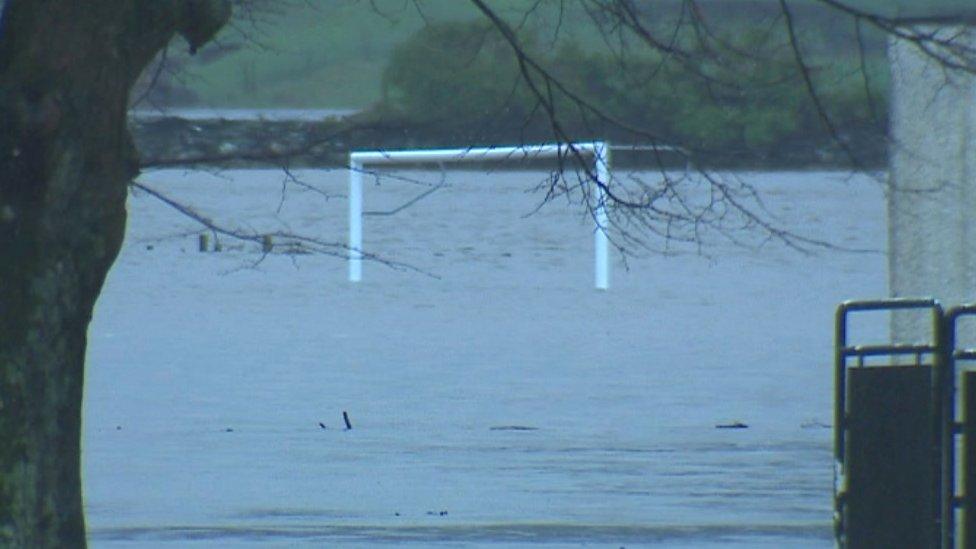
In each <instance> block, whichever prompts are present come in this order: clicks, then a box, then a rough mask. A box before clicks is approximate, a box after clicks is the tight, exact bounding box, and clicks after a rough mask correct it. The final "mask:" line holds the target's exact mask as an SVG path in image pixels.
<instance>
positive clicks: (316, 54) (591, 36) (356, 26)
mask: <svg viewBox="0 0 976 549" xmlns="http://www.w3.org/2000/svg"><path fill="white" fill-rule="evenodd" d="M970 3H971V2H970V1H969V0H912V1H910V0H894V1H892V0H855V1H853V2H852V4H855V5H858V6H859V7H865V8H869V9H873V10H878V11H881V12H884V13H886V14H918V13H922V12H925V11H926V10H933V9H934V10H945V9H952V8H962V7H966V6H967V5H968V4H970ZM640 4H641V3H640V2H639V3H638V5H640ZM701 4H702V5H703V6H705V9H706V12H707V13H706V15H708V16H709V17H711V18H712V19H713V20H715V21H717V22H720V23H721V24H722V25H724V26H725V27H727V28H729V27H732V28H734V27H739V28H747V27H749V26H757V25H768V24H770V23H775V20H774V19H775V17H776V13H777V12H778V9H779V8H778V4H777V3H776V2H771V1H769V0H712V1H707V0H706V1H702V2H701ZM490 5H491V7H492V8H494V9H496V10H498V12H499V13H501V14H502V15H504V16H505V17H507V18H508V19H509V20H510V21H513V22H514V21H519V20H520V16H521V15H522V14H524V13H525V11H526V9H527V8H528V7H529V6H533V5H535V1H534V0H492V1H491V2H490ZM560 5H561V2H557V1H553V0H549V1H544V2H542V4H541V7H539V8H538V9H536V10H535V11H534V12H533V17H532V19H533V21H534V23H533V25H534V28H535V29H536V31H537V34H538V35H539V38H540V39H541V40H554V41H555V42H556V43H558V44H565V43H575V44H576V45H578V46H579V47H581V48H582V49H584V50H586V51H597V52H598V51H600V50H601V49H604V48H605V47H604V45H603V41H602V39H601V38H600V37H599V33H595V32H593V31H594V29H593V26H592V24H591V23H589V22H588V18H587V16H586V14H585V13H583V12H582V11H580V9H579V7H578V6H577V5H576V4H575V3H573V2H569V3H566V8H565V11H564V12H562V14H560V13H559V9H558V7H559V6H560ZM791 5H793V6H794V9H795V10H796V11H797V15H798V20H799V22H800V23H801V26H802V27H804V28H805V34H807V35H808V36H811V37H812V38H811V43H813V42H816V43H819V44H820V46H822V47H828V48H830V49H832V50H833V51H834V52H835V53H837V54H838V55H840V56H842V57H845V58H848V59H850V58H851V57H852V55H853V52H854V51H856V48H855V47H854V44H855V42H854V41H853V26H852V24H850V22H847V23H846V24H844V23H842V21H843V20H840V19H837V17H836V16H831V15H830V13H829V12H825V10H823V9H817V8H818V6H819V5H818V4H817V3H816V2H815V1H814V0H809V1H806V2H797V1H794V2H792V3H791ZM678 6H679V3H678V2H677V1H669V0H663V1H655V2H653V7H654V9H655V20H657V21H659V24H660V25H665V26H666V25H667V24H669V23H670V22H671V21H673V20H675V18H676V14H677V13H678V11H677V7H678ZM267 9H270V10H271V11H266V12H260V13H257V14H256V16H254V17H250V16H247V17H245V15H246V14H244V13H239V18H238V20H237V21H236V23H235V24H234V25H233V26H232V28H229V29H228V30H226V31H225V32H224V33H223V34H222V37H221V41H220V47H218V48H215V49H211V50H208V51H206V52H204V54H203V55H201V56H199V58H193V59H188V58H187V57H186V56H185V55H184V54H183V53H182V52H181V51H180V50H182V48H181V47H174V48H172V51H171V52H170V61H171V63H173V64H174V65H175V66H177V67H179V68H180V69H181V71H180V74H179V76H178V78H175V79H171V84H172V86H171V87H172V88H174V89H176V92H175V93H173V94H171V96H170V97H171V98H172V99H175V100H177V101H179V102H183V103H194V104H202V105H208V106H228V107H256V108H269V107H309V108H363V107H366V106H368V105H371V104H373V103H374V102H375V101H377V100H378V99H379V98H380V94H381V76H382V73H383V70H384V68H385V66H386V65H387V62H388V60H389V58H390V54H391V52H392V51H393V49H394V48H395V47H396V46H397V45H398V44H401V43H403V42H404V41H405V40H407V38H409V37H410V36H411V35H413V34H414V33H415V32H417V31H418V30H419V29H420V28H422V27H424V26H425V25H427V24H429V23H435V22H440V21H465V20H471V19H475V18H477V17H478V13H477V12H476V10H475V9H474V7H473V6H472V5H471V4H470V3H469V2H466V1H461V0H419V1H418V2H416V3H415V2H413V1H404V0H373V1H366V0H308V1H288V2H280V3H273V4H271V8H267ZM557 21H558V22H559V25H558V28H559V32H558V36H553V33H554V31H553V29H554V28H556V27H557V24H556V22H557ZM839 22H840V24H839ZM868 42H869V43H868V46H869V49H870V50H872V51H873V52H878V51H879V50H880V48H881V47H882V46H883V41H882V39H881V37H880V36H878V35H876V34H874V35H869V36H868ZM818 47H819V46H818ZM163 99H166V98H165V97H164V98H163Z"/></svg>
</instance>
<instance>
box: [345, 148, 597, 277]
mask: <svg viewBox="0 0 976 549" xmlns="http://www.w3.org/2000/svg"><path fill="white" fill-rule="evenodd" d="M573 150H575V151H578V152H579V153H581V154H585V155H587V156H590V157H592V158H593V163H594V166H595V169H596V176H597V179H598V180H599V181H600V182H601V183H603V184H604V185H608V184H609V182H610V146H609V144H607V143H606V142H603V141H596V142H591V143H572V144H558V145H555V144H551V145H524V146H516V147H490V148H476V149H475V148H472V149H428V150H402V151H353V152H351V153H349V281H350V282H359V281H361V280H362V279H363V251H364V250H363V170H364V168H365V167H366V166H376V165H382V164H402V163H405V162H417V163H422V162H438V163H462V162H483V161H488V160H499V161H503V160H525V159H536V158H558V157H562V156H564V155H566V154H569V153H571V151H573ZM606 198H607V196H606V192H605V190H604V188H603V187H602V186H598V192H597V201H596V205H595V207H594V209H593V225H594V237H593V238H594V243H593V248H594V251H593V254H594V265H595V275H594V287H595V288H596V289H597V290H606V289H607V288H609V286H610V264H609V258H608V240H607V230H608V223H609V221H608V217H607V209H606Z"/></svg>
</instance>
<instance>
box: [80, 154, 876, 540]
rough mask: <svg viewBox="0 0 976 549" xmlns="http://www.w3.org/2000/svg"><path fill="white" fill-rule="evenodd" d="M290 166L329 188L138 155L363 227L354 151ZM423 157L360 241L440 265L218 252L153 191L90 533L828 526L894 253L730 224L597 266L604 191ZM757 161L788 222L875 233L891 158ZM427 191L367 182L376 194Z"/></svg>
mask: <svg viewBox="0 0 976 549" xmlns="http://www.w3.org/2000/svg"><path fill="white" fill-rule="evenodd" d="M297 175H298V176H299V178H300V179H301V180H302V182H303V183H305V184H308V185H311V186H314V187H315V188H317V189H319V190H321V191H324V192H325V195H328V196H325V195H323V194H322V193H319V192H312V191H309V190H307V189H306V188H303V187H302V186H299V185H295V184H293V183H286V184H284V188H285V189H286V192H285V194H284V195H282V188H283V177H282V175H281V174H280V173H279V172H275V171H235V172H224V173H219V174H210V173H201V172H184V171H176V170H173V171H161V172H152V173H148V174H146V175H145V176H144V180H145V181H146V182H147V183H148V184H151V185H153V186H154V187H155V188H157V189H159V190H161V191H164V192H167V193H170V194H171V195H172V196H174V197H176V198H178V199H180V200H183V201H186V202H189V203H192V204H194V206H195V207H196V208H197V209H198V210H199V211H200V212H201V213H203V214H205V215H207V216H209V217H212V218H214V219H216V220H219V221H221V222H224V223H229V224H232V225H235V226H240V227H245V228H252V229H258V230H262V231H273V230H278V229H282V228H288V229H291V230H294V231H304V232H311V233H313V234H316V235H318V236H320V237H321V238H323V239H326V240H334V241H338V242H341V241H343V240H344V239H345V230H346V228H345V227H346V222H347V218H346V210H345V208H346V202H345V198H344V195H345V193H346V190H345V177H346V174H345V173H343V172H340V171H336V172H313V171H309V172H302V173H299V174H297ZM407 175H408V176H409V177H408V179H423V180H424V181H428V182H433V183H439V182H441V180H442V179H443V182H444V183H446V184H447V185H448V187H446V188H445V189H442V190H441V191H438V192H436V193H434V194H432V195H430V196H429V197H427V198H425V199H424V200H422V201H421V202H419V203H418V204H416V205H415V206H412V207H410V208H408V209H406V210H404V211H403V212H401V213H399V214H397V215H393V216H369V217H367V218H366V239H365V244H364V247H365V248H366V249H367V250H368V251H371V252H375V253H378V254H380V255H381V256H382V257H384V258H388V259H390V260H393V261H397V262H402V263H405V264H408V265H411V266H415V267H417V268H419V269H421V270H423V271H425V272H428V273H430V274H432V275H435V276H436V278H435V277H433V276H427V275H424V274H420V273H417V272H414V271H397V270H393V269H390V268H388V267H385V266H382V265H379V264H375V263H367V264H366V265H365V269H364V280H363V282H362V283H360V284H358V285H352V284H350V283H348V282H347V281H346V280H345V276H346V274H345V273H346V265H345V263H344V262H343V261H342V260H339V259H336V258H332V257H324V256H305V255H299V256H295V255H286V254H277V253H273V254H271V255H269V256H268V257H265V258H263V260H262V254H261V252H260V249H259V247H258V246H252V245H250V244H249V245H241V244H237V243H234V242H231V241H229V240H226V239H224V241H223V251H222V252H220V253H199V252H198V251H197V237H196V231H197V230H198V229H197V228H196V227H194V224H193V222H191V221H190V220H188V219H187V218H185V217H183V216H181V215H180V214H178V213H176V212H175V211H173V210H172V209H169V208H168V207H166V206H165V205H163V204H162V203H160V202H159V201H157V200H155V199H154V198H152V197H150V196H148V195H146V194H139V193H137V194H135V195H134V196H132V197H131V199H130V223H129V229H128V230H129V234H128V238H127V241H126V245H125V248H124V249H123V252H122V254H121V256H120V257H119V260H118V262H117V264H116V266H115V267H114V269H113V271H112V273H111V274H110V277H109V280H108V282H107V285H106V288H105V291H104V293H103V295H102V297H101V299H100V301H99V303H98V306H97V309H96V314H95V318H94V320H93V323H92V326H91V330H90V345H89V356H88V359H89V360H88V372H87V386H86V402H85V433H84V481H85V490H86V506H87V510H88V523H89V526H90V536H91V541H92V545H93V546H94V547H156V546H167V547H185V546H219V547H235V546H252V545H263V546H306V545H307V546H329V545H335V544H349V545H353V546H358V547H363V546H373V545H402V544H415V545H417V546H428V545H445V546H469V545H476V546H477V545H493V546H505V547H519V546H523V545H527V544H532V545H533V546H539V547H549V546H552V547H562V546H578V545H580V544H590V545H594V546H608V547H610V546H612V547H620V546H627V547H632V546H645V545H649V546H655V547H658V546H659V547H743V548H744V547H829V546H831V545H832V540H831V483H832V460H831V430H830V429H829V428H827V427H826V425H827V424H829V423H830V421H831V413H832V412H831V399H832V387H831V383H832V381H831V380H832V370H831V345H832V340H831V337H832V336H831V334H832V326H831V323H832V316H833V310H834V307H835V306H836V304H837V303H838V302H839V301H841V300H843V299H847V298H855V297H876V296H881V295H884V292H885V271H884V264H885V260H884V256H883V255H882V254H880V253H866V254H865V253H858V254H855V253H843V252H837V251H819V252H817V253H815V254H814V255H805V254H801V253H798V252H796V251H792V250H789V249H786V248H785V247H783V246H782V245H780V244H777V243H776V242H770V243H768V244H767V245H766V246H765V247H763V248H762V249H760V250H751V249H745V248H741V247H736V246H732V245H730V244H728V243H727V242H724V241H722V240H721V239H719V238H717V237H713V236H709V237H708V238H709V242H710V244H709V245H708V246H706V247H705V248H704V249H703V254H705V255H698V254H695V253H679V254H674V255H669V256H663V255H647V256H645V257H637V258H631V259H629V261H628V266H629V270H626V269H624V268H623V264H622V263H621V261H620V258H619V257H617V258H616V259H615V264H614V267H613V273H612V277H611V289H610V291H608V292H597V291H594V290H593V289H592V284H593V280H592V277H593V257H592V228H591V227H590V226H589V224H588V223H589V222H588V219H587V218H586V216H584V215H583V214H582V213H581V212H580V211H579V210H578V208H576V207H574V206H572V205H568V204H566V203H565V202H558V201H557V202H556V203H553V204H550V205H548V206H546V207H544V208H542V209H541V210H540V211H539V212H537V213H535V214H534V215H528V216H527V215H526V214H529V213H531V212H532V211H533V210H534V208H535V207H536V205H537V203H538V200H539V199H540V197H539V195H537V194H531V193H526V192H525V190H526V189H528V188H530V187H532V186H533V185H534V184H536V183H538V182H539V181H541V180H542V179H544V178H545V175H546V174H544V173H541V172H504V173H495V174H488V175H486V174H481V173H474V172H450V173H447V174H441V173H440V172H409V173H408V174H407ZM645 176H647V177H652V176H651V175H648V174H645ZM742 177H745V178H746V179H747V180H748V181H750V182H751V183H753V184H755V185H756V187H757V188H758V189H759V190H760V191H761V192H762V194H763V197H764V200H765V206H766V208H767V210H768V212H767V214H766V215H768V216H771V217H770V219H774V220H777V222H779V223H782V225H783V226H785V227H787V228H789V229H791V230H796V231H799V232H801V233H803V234H805V235H808V236H811V237H813V238H818V239H826V240H829V241H831V242H834V243H837V244H839V245H843V246H847V247H852V248H871V249H875V250H881V249H883V247H884V231H885V229H884V205H883V200H882V193H881V188H880V186H879V185H878V184H877V183H876V182H874V181H872V180H870V179H869V178H866V177H860V176H859V177H854V178H851V177H849V176H847V175H844V174H829V173H806V174H798V173H774V174H754V175H743V176H742ZM422 190H423V187H419V186H417V185H416V184H411V183H409V182H404V181H400V182H396V181H392V180H386V179H381V180H378V181H373V180H372V178H370V184H368V185H367V190H366V204H367V209H374V210H384V209H386V210H389V209H392V208H395V207H396V206H397V205H398V204H402V203H403V202H405V201H407V200H409V199H410V198H411V197H413V196H416V195H417V194H418V192H420V191H422ZM283 197H284V200H283V199H282V198H283ZM876 328H877V327H870V326H869V327H867V328H865V331H866V333H871V330H875V331H877V330H876ZM877 329H880V328H877ZM343 411H347V412H348V414H349V417H350V420H351V422H352V424H353V429H352V430H350V431H346V430H344V429H343V427H342V425H343V423H342V412H343ZM735 422H741V423H743V424H747V425H748V428H747V429H716V425H719V424H728V423H735ZM319 423H322V424H323V425H325V427H326V428H325V429H323V428H322V427H321V426H320V425H319ZM512 427H520V428H518V429H514V428H512Z"/></svg>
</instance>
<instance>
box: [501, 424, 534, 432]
mask: <svg viewBox="0 0 976 549" xmlns="http://www.w3.org/2000/svg"><path fill="white" fill-rule="evenodd" d="M488 430H489V431H538V430H539V428H538V427H527V426H525V425H496V426H494V427H489V428H488Z"/></svg>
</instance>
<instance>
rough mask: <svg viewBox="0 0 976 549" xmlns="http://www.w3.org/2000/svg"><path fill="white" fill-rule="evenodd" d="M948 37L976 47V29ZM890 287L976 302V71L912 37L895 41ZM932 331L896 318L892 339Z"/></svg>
mask: <svg viewBox="0 0 976 549" xmlns="http://www.w3.org/2000/svg"><path fill="white" fill-rule="evenodd" d="M938 32H939V33H940V35H941V36H945V37H948V36H953V37H954V39H955V40H959V41H960V42H965V43H968V44H969V45H976V28H974V27H969V28H965V29H963V28H943V29H941V30H939V31H938ZM888 55H889V59H890V62H891V71H892V103H891V132H890V135H891V137H892V142H891V144H890V147H891V154H890V160H889V162H890V175H889V178H890V179H889V183H890V184H889V188H888V231H889V232H888V258H889V289H890V293H891V295H892V296H893V297H895V296H897V297H930V296H931V297H935V298H937V299H939V300H941V301H942V302H943V304H945V305H947V306H951V305H955V304H959V303H964V302H971V301H976V76H973V75H971V74H966V73H963V72H960V71H949V70H946V68H945V67H944V66H943V65H942V64H941V63H939V62H938V61H936V60H934V59H931V58H930V57H928V56H926V55H925V54H923V53H922V52H921V51H920V50H919V49H918V48H917V46H915V45H914V44H911V43H909V42H906V41H901V40H892V41H891V42H890V43H889V48H888ZM930 333H931V328H930V323H929V322H928V320H927V319H926V318H924V317H922V316H919V315H909V314H904V315H895V317H894V318H893V320H892V336H893V337H894V338H895V339H896V340H899V341H920V340H925V339H927V335H928V334H930Z"/></svg>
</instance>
